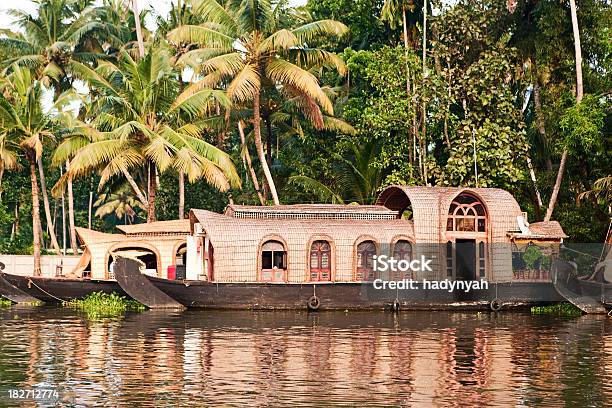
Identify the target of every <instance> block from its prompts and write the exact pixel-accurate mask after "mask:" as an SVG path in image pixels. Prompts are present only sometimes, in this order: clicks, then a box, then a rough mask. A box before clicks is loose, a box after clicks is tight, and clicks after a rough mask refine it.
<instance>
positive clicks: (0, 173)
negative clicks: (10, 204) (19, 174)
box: [0, 162, 4, 202]
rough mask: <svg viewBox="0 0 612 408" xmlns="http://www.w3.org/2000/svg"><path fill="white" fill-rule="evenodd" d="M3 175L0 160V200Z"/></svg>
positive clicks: (0, 199) (2, 166) (0, 198)
mask: <svg viewBox="0 0 612 408" xmlns="http://www.w3.org/2000/svg"><path fill="white" fill-rule="evenodd" d="M3 176H4V165H3V164H2V162H0V202H2V177H3Z"/></svg>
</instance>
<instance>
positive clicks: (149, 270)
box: [106, 246, 160, 279]
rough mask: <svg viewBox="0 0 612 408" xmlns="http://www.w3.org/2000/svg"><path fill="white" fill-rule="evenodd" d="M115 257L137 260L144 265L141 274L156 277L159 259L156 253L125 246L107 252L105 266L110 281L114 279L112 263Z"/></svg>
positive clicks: (147, 249)
mask: <svg viewBox="0 0 612 408" xmlns="http://www.w3.org/2000/svg"><path fill="white" fill-rule="evenodd" d="M117 256H124V257H127V258H132V259H137V260H139V261H141V262H142V263H143V264H144V270H143V273H145V274H147V275H151V276H158V272H159V268H160V258H159V255H158V254H157V252H156V251H154V250H153V249H150V248H146V247H142V246H125V247H117V248H114V249H111V250H110V251H109V252H108V255H107V262H106V266H107V272H108V276H109V278H110V279H114V278H115V274H114V263H115V257H117Z"/></svg>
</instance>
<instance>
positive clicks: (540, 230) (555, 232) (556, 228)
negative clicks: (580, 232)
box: [508, 221, 567, 239]
mask: <svg viewBox="0 0 612 408" xmlns="http://www.w3.org/2000/svg"><path fill="white" fill-rule="evenodd" d="M528 229H529V232H530V233H529V234H525V233H520V234H519V233H510V234H508V235H510V236H511V237H512V238H515V239H563V238H567V235H565V232H563V228H561V224H559V223H558V222H557V221H542V222H534V223H533V224H529V227H528Z"/></svg>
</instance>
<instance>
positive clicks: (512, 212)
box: [376, 185, 522, 242]
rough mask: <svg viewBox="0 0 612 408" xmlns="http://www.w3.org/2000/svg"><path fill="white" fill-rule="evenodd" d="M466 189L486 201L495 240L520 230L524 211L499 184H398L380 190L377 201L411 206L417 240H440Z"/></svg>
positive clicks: (396, 206)
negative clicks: (454, 204)
mask: <svg viewBox="0 0 612 408" xmlns="http://www.w3.org/2000/svg"><path fill="white" fill-rule="evenodd" d="M462 193H468V194H472V195H474V196H476V197H477V198H479V199H480V201H482V203H483V204H484V205H485V207H486V210H487V214H488V216H489V222H490V227H491V238H492V239H493V240H494V241H496V240H503V239H504V238H505V236H506V234H507V232H508V231H514V230H518V222H517V219H516V217H518V216H521V215H522V212H521V208H520V207H519V205H518V203H517V202H516V200H515V199H514V197H513V196H512V195H511V194H510V193H509V192H507V191H505V190H502V189H498V188H467V187H466V188H463V187H424V186H398V185H395V186H390V187H387V188H386V189H385V190H384V191H383V192H382V193H380V195H379V196H378V200H377V201H376V204H378V205H384V206H385V207H387V208H389V209H391V210H396V211H402V210H404V209H406V208H407V207H410V208H411V209H412V214H413V217H412V218H413V219H414V229H415V237H416V239H417V241H421V242H438V241H440V240H442V239H444V237H443V234H442V232H443V231H445V230H446V217H447V215H448V210H449V207H450V205H451V203H452V201H453V200H454V199H455V197H457V196H458V195H459V194H462Z"/></svg>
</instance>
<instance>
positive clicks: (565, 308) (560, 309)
mask: <svg viewBox="0 0 612 408" xmlns="http://www.w3.org/2000/svg"><path fill="white" fill-rule="evenodd" d="M531 314H537V315H556V316H581V315H582V310H580V309H578V308H577V307H576V306H574V305H573V304H571V303H569V302H562V303H555V304H554V305H549V306H534V307H532V308H531Z"/></svg>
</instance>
